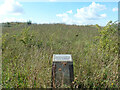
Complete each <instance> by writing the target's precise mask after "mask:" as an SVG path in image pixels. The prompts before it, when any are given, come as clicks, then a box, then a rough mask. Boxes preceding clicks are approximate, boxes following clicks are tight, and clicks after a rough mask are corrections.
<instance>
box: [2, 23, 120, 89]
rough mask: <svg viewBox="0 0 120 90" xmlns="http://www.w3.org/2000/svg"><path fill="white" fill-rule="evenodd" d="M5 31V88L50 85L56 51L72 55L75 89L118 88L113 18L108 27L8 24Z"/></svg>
mask: <svg viewBox="0 0 120 90" xmlns="http://www.w3.org/2000/svg"><path fill="white" fill-rule="evenodd" d="M2 34H3V35H2V84H3V85H2V86H3V88H50V87H51V72H52V56H53V54H71V55H72V58H73V66H74V79H75V80H74V82H73V84H74V88H117V87H118V29H117V24H114V23H112V22H111V21H110V22H109V23H108V24H107V25H106V26H105V27H100V26H98V25H96V26H95V25H85V26H83V25H82V26H76V25H65V24H41V25H40V24H39V25H38V24H31V25H28V24H26V23H6V24H3V29H2ZM63 87H64V86H63ZM66 87H67V86H66Z"/></svg>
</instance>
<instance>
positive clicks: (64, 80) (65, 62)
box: [51, 54, 74, 88]
mask: <svg viewBox="0 0 120 90" xmlns="http://www.w3.org/2000/svg"><path fill="white" fill-rule="evenodd" d="M72 81H74V72H73V60H72V56H71V54H53V64H52V83H51V86H52V87H54V88H58V87H60V88H63V87H64V86H72Z"/></svg>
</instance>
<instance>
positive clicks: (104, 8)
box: [0, 0, 118, 26]
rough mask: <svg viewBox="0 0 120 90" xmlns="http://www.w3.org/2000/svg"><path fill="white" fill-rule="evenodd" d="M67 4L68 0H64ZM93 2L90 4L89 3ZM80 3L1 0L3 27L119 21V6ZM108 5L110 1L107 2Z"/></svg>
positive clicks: (111, 2)
mask: <svg viewBox="0 0 120 90" xmlns="http://www.w3.org/2000/svg"><path fill="white" fill-rule="evenodd" d="M64 1H65V0H64ZM86 1H90V0H86ZM98 1H99V0H97V1H95V0H92V1H90V2H81V1H78V0H66V2H62V1H60V0H44V1H42V0H41V1H37V0H34V1H33V0H31V1H27V0H24V1H23V0H1V1H0V23H2V22H27V21H29V20H31V21H32V23H37V24H43V23H47V24H49V23H65V24H69V25H73V24H75V25H95V24H99V25H101V26H104V25H106V24H107V22H108V21H110V20H112V21H113V22H114V21H116V20H118V2H117V0H116V1H113V0H108V1H109V2H98ZM106 1H107V0H106Z"/></svg>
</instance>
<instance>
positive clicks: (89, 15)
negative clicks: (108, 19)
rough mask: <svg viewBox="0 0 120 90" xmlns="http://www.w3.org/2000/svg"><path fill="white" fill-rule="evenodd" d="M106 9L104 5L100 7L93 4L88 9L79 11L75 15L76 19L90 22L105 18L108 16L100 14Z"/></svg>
mask: <svg viewBox="0 0 120 90" xmlns="http://www.w3.org/2000/svg"><path fill="white" fill-rule="evenodd" d="M105 9H106V7H105V6H104V5H100V4H96V3H95V2H92V4H91V5H89V6H88V7H83V8H80V9H77V13H76V14H75V17H77V18H81V19H89V20H94V19H99V18H103V17H105V16H106V15H105V14H100V15H99V14H98V12H99V11H101V10H105Z"/></svg>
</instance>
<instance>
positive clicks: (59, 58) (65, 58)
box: [53, 54, 72, 62]
mask: <svg viewBox="0 0 120 90" xmlns="http://www.w3.org/2000/svg"><path fill="white" fill-rule="evenodd" d="M59 61H60V62H62V61H70V62H72V57H71V55H70V54H53V62H59Z"/></svg>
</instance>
